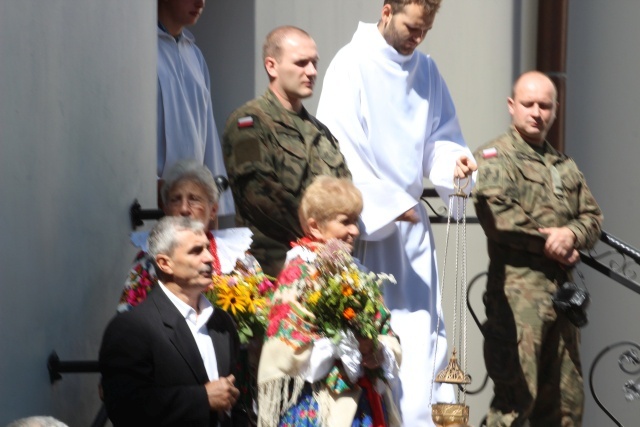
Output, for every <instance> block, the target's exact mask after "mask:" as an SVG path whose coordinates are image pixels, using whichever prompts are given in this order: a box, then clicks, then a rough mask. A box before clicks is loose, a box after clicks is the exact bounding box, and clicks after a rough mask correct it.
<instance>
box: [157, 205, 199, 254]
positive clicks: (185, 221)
mask: <svg viewBox="0 0 640 427" xmlns="http://www.w3.org/2000/svg"><path fill="white" fill-rule="evenodd" d="M185 230H188V231H193V232H194V233H199V232H204V224H202V223H201V222H200V221H197V220H195V219H192V218H189V217H186V216H165V217H163V218H161V219H160V221H158V223H157V224H156V225H155V226H154V227H153V228H152V229H151V232H149V237H148V238H147V245H148V247H149V248H148V253H149V255H150V256H151V258H152V259H153V260H155V259H156V257H157V256H158V255H159V254H163V255H171V254H173V250H174V249H175V248H176V246H177V245H178V232H179V231H185Z"/></svg>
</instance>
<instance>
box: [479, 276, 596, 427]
mask: <svg viewBox="0 0 640 427" xmlns="http://www.w3.org/2000/svg"><path fill="white" fill-rule="evenodd" d="M494 285H495V283H494ZM541 288H542V287H541V286H539V284H538V286H527V285H526V284H523V283H522V282H520V283H518V284H516V285H512V286H510V285H506V286H504V285H499V286H491V284H489V285H488V286H487V292H486V294H485V297H484V299H485V308H486V313H487V321H486V323H485V324H484V326H483V331H484V336H485V342H484V358H485V365H486V368H487V372H488V374H489V377H490V378H491V379H492V380H493V382H494V386H495V387H494V397H493V400H492V402H491V408H490V410H489V414H488V416H487V426H489V427H495V426H532V427H536V426H544V427H554V426H558V427H560V426H561V427H570V426H574V427H577V426H581V425H582V412H583V404H584V390H583V381H582V367H581V365H580V354H579V344H580V331H579V329H578V328H576V327H575V326H574V325H573V324H571V323H570V322H569V320H568V319H567V318H566V317H565V316H564V314H562V313H557V312H556V310H555V309H554V307H553V302H552V300H551V294H550V293H549V292H548V290H545V289H541Z"/></svg>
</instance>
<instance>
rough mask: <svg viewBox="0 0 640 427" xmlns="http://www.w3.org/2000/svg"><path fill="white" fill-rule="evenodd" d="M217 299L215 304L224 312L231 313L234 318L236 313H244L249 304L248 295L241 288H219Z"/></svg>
mask: <svg viewBox="0 0 640 427" xmlns="http://www.w3.org/2000/svg"><path fill="white" fill-rule="evenodd" d="M217 297H218V300H217V301H216V304H217V305H218V306H219V307H221V308H222V309H223V310H224V311H231V313H233V315H234V316H235V315H236V314H237V313H238V312H242V313H244V312H246V311H247V307H248V306H249V303H250V298H249V295H248V294H247V292H246V289H245V288H243V287H242V286H220V287H218V288H217Z"/></svg>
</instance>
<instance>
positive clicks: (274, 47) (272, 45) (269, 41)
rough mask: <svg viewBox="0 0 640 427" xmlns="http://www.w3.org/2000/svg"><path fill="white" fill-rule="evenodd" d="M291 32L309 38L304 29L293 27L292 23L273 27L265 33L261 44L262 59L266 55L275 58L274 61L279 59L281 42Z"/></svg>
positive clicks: (265, 57)
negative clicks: (265, 35)
mask: <svg viewBox="0 0 640 427" xmlns="http://www.w3.org/2000/svg"><path fill="white" fill-rule="evenodd" d="M293 33H298V34H300V35H303V36H307V37H309V38H311V36H310V35H309V33H307V32H306V31H305V30H303V29H301V28H298V27H294V26H293V25H283V26H282V27H277V28H274V29H273V30H271V32H270V33H269V34H267V37H266V38H265V40H264V44H263V45H262V61H263V62H264V60H265V59H267V57H271V58H275V60H276V61H279V60H280V56H281V55H282V43H283V42H284V41H285V40H286V39H287V37H289V35H290V34H293Z"/></svg>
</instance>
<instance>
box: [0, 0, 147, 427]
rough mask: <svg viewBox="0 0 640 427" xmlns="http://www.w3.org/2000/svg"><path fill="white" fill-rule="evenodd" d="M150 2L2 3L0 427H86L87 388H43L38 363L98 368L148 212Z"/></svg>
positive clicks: (90, 407) (91, 403)
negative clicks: (143, 211) (21, 425)
mask: <svg viewBox="0 0 640 427" xmlns="http://www.w3.org/2000/svg"><path fill="white" fill-rule="evenodd" d="M155 21H156V18H155V1H154V0H144V1H141V0H137V1H135V2H132V1H129V0H110V1H100V0H48V1H39V0H3V1H2V2H0V57H1V58H2V65H1V66H0V100H2V101H1V102H0V236H1V238H0V271H1V276H0V289H1V290H2V297H1V298H0V425H5V424H6V423H8V422H9V421H11V420H12V419H15V418H18V417H24V416H27V415H34V414H51V415H53V416H56V417H58V418H60V419H62V420H63V421H65V422H67V423H69V424H70V425H74V426H80V425H89V424H90V421H91V420H92V419H93V416H94V415H95V412H96V411H97V409H98V405H99V399H98V397H97V383H98V376H97V375H86V374H85V375H72V374H66V375H64V376H63V380H62V381H60V382H59V383H57V384H55V385H54V386H51V385H50V383H49V378H48V373H47V370H46V361H47V357H48V355H49V353H50V352H51V351H52V350H54V349H55V350H56V351H57V353H58V355H59V356H60V357H61V358H62V359H67V360H68V359H72V360H74V359H75V360H83V359H97V355H98V346H99V342H100V339H101V335H102V331H103V329H104V327H105V325H106V322H107V320H108V319H109V318H110V317H111V316H112V315H113V314H114V312H115V306H116V303H117V298H118V295H119V291H120V289H121V286H122V283H123V279H124V276H125V274H126V271H127V268H128V266H129V264H130V262H131V258H132V255H133V253H132V251H131V249H129V248H130V246H129V244H128V238H127V234H128V232H129V231H130V226H129V221H128V207H129V205H130V203H131V202H132V201H133V199H134V198H136V197H137V198H139V199H141V202H142V203H143V204H146V205H147V206H148V205H150V204H151V203H152V201H153V196H154V194H153V190H154V186H155V183H154V164H155V111H156V109H155V96H156V95H155V91H156V77H155V75H156V72H155V56H156V35H155V34H156V33H155Z"/></svg>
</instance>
